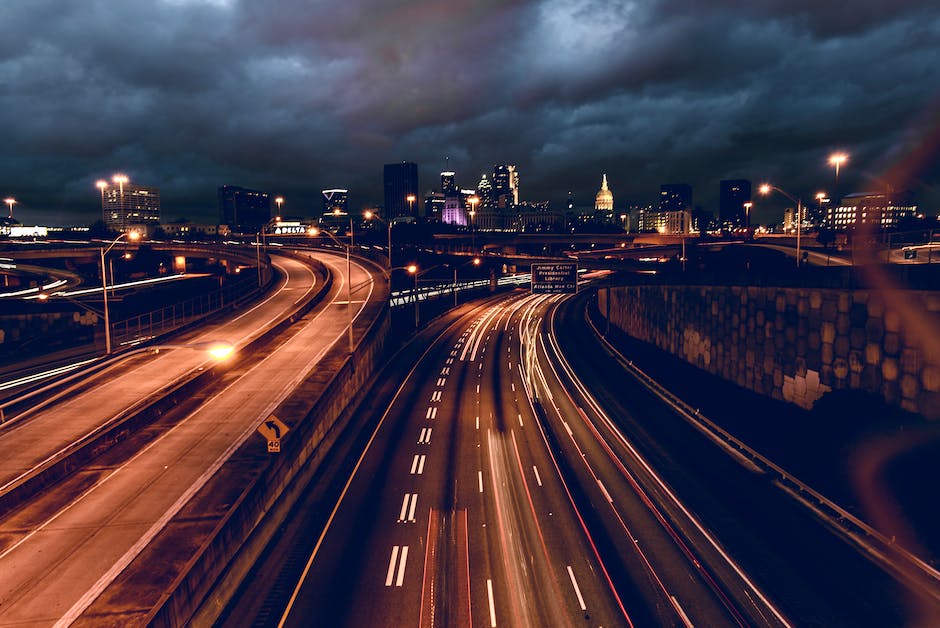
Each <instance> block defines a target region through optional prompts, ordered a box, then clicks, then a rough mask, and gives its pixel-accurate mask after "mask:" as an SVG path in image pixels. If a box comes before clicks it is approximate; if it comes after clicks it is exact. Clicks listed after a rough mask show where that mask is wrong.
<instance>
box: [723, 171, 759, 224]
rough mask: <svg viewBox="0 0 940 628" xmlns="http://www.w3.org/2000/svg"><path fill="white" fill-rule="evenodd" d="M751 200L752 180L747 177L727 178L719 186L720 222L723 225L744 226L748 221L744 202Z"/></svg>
mask: <svg viewBox="0 0 940 628" xmlns="http://www.w3.org/2000/svg"><path fill="white" fill-rule="evenodd" d="M750 201H751V182H750V181H748V180H747V179H726V180H724V181H721V182H720V183H719V188H718V222H719V224H721V226H722V227H725V226H728V227H743V226H745V222H746V216H745V214H746V211H745V209H744V204H745V203H749V202H750Z"/></svg>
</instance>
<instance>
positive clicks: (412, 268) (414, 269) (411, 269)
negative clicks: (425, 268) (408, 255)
mask: <svg viewBox="0 0 940 628" xmlns="http://www.w3.org/2000/svg"><path fill="white" fill-rule="evenodd" d="M405 270H407V271H408V272H409V273H411V274H412V275H414V276H415V289H414V292H413V294H414V298H415V329H418V322H419V317H418V267H417V266H416V265H415V264H409V265H408V266H406V267H405Z"/></svg>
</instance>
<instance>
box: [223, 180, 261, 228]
mask: <svg viewBox="0 0 940 628" xmlns="http://www.w3.org/2000/svg"><path fill="white" fill-rule="evenodd" d="M270 221H271V195H270V194H268V193H267V192H259V191H258V190H249V189H247V188H242V187H238V186H237V185H223V186H222V187H220V188H219V224H220V225H228V226H229V227H230V228H232V229H233V230H235V231H245V232H249V233H250V232H257V231H260V229H261V227H263V226H264V225H266V224H268V223H269V222H270Z"/></svg>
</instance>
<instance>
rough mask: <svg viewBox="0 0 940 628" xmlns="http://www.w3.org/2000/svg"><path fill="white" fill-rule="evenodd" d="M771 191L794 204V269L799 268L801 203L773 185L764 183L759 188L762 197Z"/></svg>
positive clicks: (801, 220)
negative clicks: (778, 193)
mask: <svg viewBox="0 0 940 628" xmlns="http://www.w3.org/2000/svg"><path fill="white" fill-rule="evenodd" d="M771 190H776V191H777V192H780V193H781V194H783V195H784V196H786V197H787V198H788V199H790V200H791V201H793V202H794V203H796V267H797V268H799V267H800V261H801V260H800V227H801V225H800V223H802V222H803V201H802V200H801V199H799V198H793V196H791V195H790V194H788V193H787V192H784V191H783V190H781V189H780V188H778V187H777V186H775V185H770V184H769V183H765V184H763V185H761V186H760V193H761V194H763V195H764V196H766V195H768V194H770V191H771Z"/></svg>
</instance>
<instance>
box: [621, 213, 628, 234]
mask: <svg viewBox="0 0 940 628" xmlns="http://www.w3.org/2000/svg"><path fill="white" fill-rule="evenodd" d="M620 223H621V224H622V225H623V230H624V231H626V230H627V215H626V214H620Z"/></svg>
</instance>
